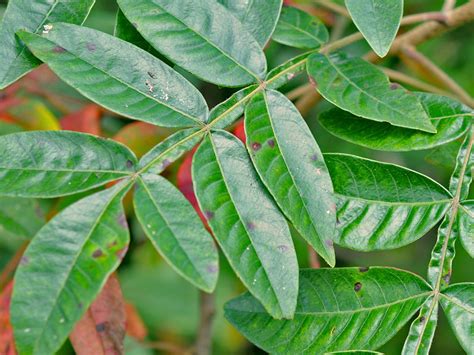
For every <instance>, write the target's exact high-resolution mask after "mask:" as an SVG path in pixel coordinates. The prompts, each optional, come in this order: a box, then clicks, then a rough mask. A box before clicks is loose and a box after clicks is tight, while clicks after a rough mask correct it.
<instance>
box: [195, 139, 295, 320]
mask: <svg viewBox="0 0 474 355" xmlns="http://www.w3.org/2000/svg"><path fill="white" fill-rule="evenodd" d="M192 174H193V182H194V191H195V193H196V196H197V199H198V201H199V206H200V208H201V210H202V211H203V213H204V215H205V216H206V218H207V220H208V222H209V226H210V227H211V229H212V231H213V233H214V236H215V237H216V239H217V242H218V243H219V245H220V246H221V248H222V250H223V252H224V254H225V255H226V257H227V259H228V260H229V263H230V264H231V266H232V267H233V269H234V270H235V272H236V273H237V275H238V276H239V277H240V279H241V280H242V282H243V283H244V285H245V286H246V287H247V288H248V290H249V291H250V292H251V293H252V294H253V295H254V296H255V297H256V298H257V299H258V300H259V301H260V302H262V304H263V305H264V307H265V309H266V310H268V312H269V313H270V314H271V315H272V316H273V317H275V318H291V317H292V316H293V313H294V311H295V307H296V297H297V294H298V264H297V260H296V253H295V250H294V246H293V242H292V240H291V236H290V231H289V228H288V225H287V223H286V221H285V218H284V217H283V216H282V215H281V214H280V211H279V210H278V207H277V206H276V205H275V204H274V202H273V201H272V199H271V197H270V196H269V195H268V194H267V192H266V191H265V189H264V188H263V187H262V186H261V185H260V182H259V179H258V176H257V174H256V173H255V170H253V167H252V163H251V161H250V158H249V157H248V154H247V151H246V150H245V147H244V145H243V144H242V142H240V141H239V140H238V139H237V138H236V137H234V136H232V135H231V134H230V133H227V132H223V131H218V132H215V133H212V135H211V136H208V137H207V138H206V139H205V140H204V142H203V143H202V144H201V146H200V147H199V148H198V150H197V151H196V153H195V155H194V159H193V167H192Z"/></svg>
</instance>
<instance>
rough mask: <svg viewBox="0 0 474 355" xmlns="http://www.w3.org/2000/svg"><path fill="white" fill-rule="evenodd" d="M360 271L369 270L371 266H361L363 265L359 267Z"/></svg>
mask: <svg viewBox="0 0 474 355" xmlns="http://www.w3.org/2000/svg"><path fill="white" fill-rule="evenodd" d="M359 271H360V272H367V271H369V268H368V267H367V266H361V267H360V268H359Z"/></svg>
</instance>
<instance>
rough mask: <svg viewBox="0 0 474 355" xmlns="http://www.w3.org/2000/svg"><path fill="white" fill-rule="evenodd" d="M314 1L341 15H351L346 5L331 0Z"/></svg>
mask: <svg viewBox="0 0 474 355" xmlns="http://www.w3.org/2000/svg"><path fill="white" fill-rule="evenodd" d="M314 2H315V3H316V4H318V5H321V6H323V7H325V8H326V9H329V10H332V11H334V12H335V13H337V14H339V15H342V16H345V17H350V15H349V11H347V10H346V8H345V7H344V6H341V5H338V4H336V3H334V2H332V1H330V0H315V1H314Z"/></svg>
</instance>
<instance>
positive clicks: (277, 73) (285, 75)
mask: <svg viewBox="0 0 474 355" xmlns="http://www.w3.org/2000/svg"><path fill="white" fill-rule="evenodd" d="M311 54H313V52H307V53H303V54H300V55H299V56H297V57H295V58H292V59H290V60H288V61H286V62H285V63H283V64H282V65H279V66H278V67H276V68H274V69H272V70H270V72H269V73H268V75H267V77H266V79H265V82H266V83H267V86H266V88H267V89H268V90H271V89H278V88H279V87H280V86H283V85H285V84H286V83H288V82H289V81H291V80H293V79H294V78H295V76H296V74H299V73H301V72H302V71H304V70H305V68H306V62H307V61H308V57H309V56H310V55H311Z"/></svg>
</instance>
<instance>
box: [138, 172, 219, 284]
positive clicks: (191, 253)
mask: <svg viewBox="0 0 474 355" xmlns="http://www.w3.org/2000/svg"><path fill="white" fill-rule="evenodd" d="M134 206H135V212H136V214H137V218H138V220H139V221H140V224H141V225H142V227H143V229H144V231H145V233H146V234H147V236H148V238H149V239H150V240H151V242H152V243H153V245H154V246H155V247H156V249H158V251H159V252H160V254H161V255H162V256H163V257H164V258H165V259H166V261H167V262H168V263H169V264H170V265H171V266H172V267H173V268H174V269H175V270H176V271H177V272H178V273H179V274H180V275H181V276H183V277H184V278H185V279H187V280H188V281H190V282H191V283H193V284H194V285H195V286H197V287H199V288H200V289H202V290H204V291H207V292H212V290H213V289H214V287H215V286H216V282H217V275H218V270H219V267H218V254H217V250H216V247H215V245H214V242H213V240H212V237H211V235H210V234H209V233H208V232H207V231H206V229H205V228H204V226H203V224H202V223H201V220H200V219H199V216H198V215H197V214H196V212H195V211H194V209H193V207H192V206H191V204H190V203H189V202H188V200H186V198H185V197H184V196H183V195H182V194H181V192H180V191H179V190H178V189H177V188H176V187H175V186H174V185H173V184H171V183H170V182H169V181H168V180H166V179H165V178H163V177H161V176H159V175H152V174H144V175H141V176H140V178H139V180H138V185H137V190H136V192H135V196H134Z"/></svg>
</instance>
